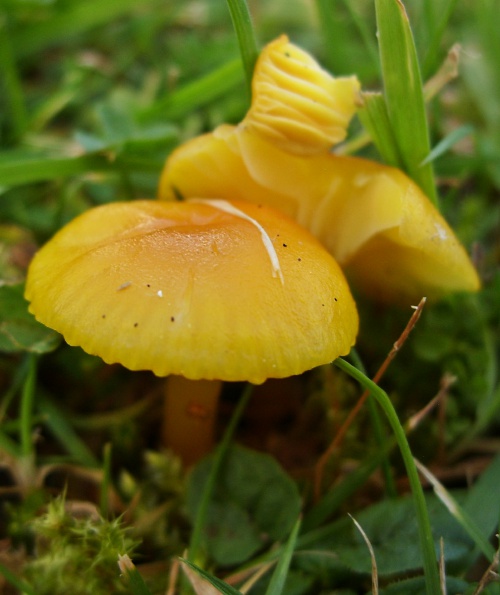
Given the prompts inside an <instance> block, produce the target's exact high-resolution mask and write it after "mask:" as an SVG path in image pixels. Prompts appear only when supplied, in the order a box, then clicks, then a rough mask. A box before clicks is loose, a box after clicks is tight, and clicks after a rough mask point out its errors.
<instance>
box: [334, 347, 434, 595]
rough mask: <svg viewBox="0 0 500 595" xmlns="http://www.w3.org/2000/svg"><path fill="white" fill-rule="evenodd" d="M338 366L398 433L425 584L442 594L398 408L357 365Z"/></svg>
mask: <svg viewBox="0 0 500 595" xmlns="http://www.w3.org/2000/svg"><path fill="white" fill-rule="evenodd" d="M334 363H335V365H336V366H337V367H338V368H340V369H341V370H343V371H344V372H345V373H346V374H349V376H351V377H352V378H354V379H355V380H357V381H358V382H359V383H360V384H361V385H362V386H363V387H364V388H365V389H367V390H369V391H370V392H371V394H372V395H373V396H374V397H375V399H377V401H378V403H379V404H380V406H381V407H382V409H383V411H384V413H385V414H386V416H387V419H388V421H389V424H390V425H391V427H392V430H393V432H394V437H395V438H396V441H397V443H398V446H399V449H400V451H401V456H402V458H403V462H404V464H405V467H406V472H407V474H408V480H409V482H410V487H411V490H412V494H413V499H414V503H415V508H416V516H417V521H418V531H419V537H420V548H421V552H422V558H423V566H424V575H425V584H426V588H427V593H428V594H429V595H435V594H436V593H440V589H441V587H440V584H441V583H440V580H439V572H438V566H437V561H436V552H435V549H434V540H433V537H432V530H431V524H430V520H429V514H428V511H427V506H426V503H425V498H424V492H423V489H422V486H421V484H420V479H419V476H418V472H417V468H416V466H415V461H414V460H413V455H412V453H411V450H410V445H409V444H408V440H407V438H406V434H405V431H404V429H403V426H402V425H401V423H400V421H399V418H398V416H397V413H396V410H395V409H394V406H393V404H392V403H391V400H390V399H389V397H388V396H387V393H386V392H385V391H384V390H382V389H381V388H380V387H379V386H377V385H376V384H375V383H374V382H372V381H371V380H370V379H369V378H368V377H367V376H365V375H364V374H363V373H362V372H360V371H359V370H358V369H357V368H355V367H354V366H353V365H351V364H349V363H348V362H346V361H345V360H343V359H342V358H338V359H336V360H335V362H334Z"/></svg>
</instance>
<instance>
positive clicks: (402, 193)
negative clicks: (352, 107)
mask: <svg viewBox="0 0 500 595" xmlns="http://www.w3.org/2000/svg"><path fill="white" fill-rule="evenodd" d="M179 194H180V195H182V196H183V197H185V198H189V197H191V196H198V195H200V194H203V196H205V197H207V198H209V197H212V196H219V197H221V198H227V197H229V196H232V197H233V198H237V199H238V200H248V201H251V202H258V203H261V204H269V205H271V206H273V207H274V208H277V209H281V210H282V211H284V212H285V213H286V214H287V215H289V216H290V217H292V218H294V219H295V220H296V221H298V222H299V223H300V224H301V225H303V226H305V227H306V228H307V229H309V231H311V232H312V233H313V234H314V235H315V236H316V237H317V238H318V239H319V240H320V241H321V242H322V243H323V245H324V246H325V247H326V248H327V249H328V250H329V251H330V252H331V254H332V255H333V256H334V257H335V259H336V260H337V262H338V263H339V264H340V265H341V266H342V267H344V268H345V270H346V272H348V273H349V275H351V276H352V277H353V278H354V279H355V281H356V284H357V285H358V287H360V288H361V289H362V290H364V291H367V292H369V293H370V294H372V295H374V296H376V297H378V298H379V299H382V300H386V301H399V302H401V301H405V302H406V301H412V300H419V299H420V298H421V297H422V296H427V297H429V298H432V297H439V296H440V295H442V294H444V293H446V292H449V291H477V290H478V289H479V286H480V283H479V279H478V275H477V273H476V271H475V269H474V266H473V265H472V263H471V261H470V259H469V257H468V255H467V253H466V251H465V250H464V248H463V246H462V245H461V244H460V242H459V241H458V240H457V238H456V236H455V234H454V233H453V231H452V230H451V228H450V227H449V226H448V224H447V223H446V221H445V220H444V219H443V217H442V216H441V215H440V213H439V212H438V211H437V209H436V208H435V207H434V206H433V205H432V203H431V202H430V201H429V199H428V198H427V197H426V196H425V195H424V194H423V192H422V191H421V190H420V188H419V187H418V186H417V185H416V184H415V183H414V182H413V181H412V180H410V178H408V176H406V175H405V174H404V173H403V172H401V171H400V170H398V169H395V168H391V167H387V166H384V165H381V164H379V163H376V162H373V161H368V160H366V159H360V158H355V157H339V156H335V155H332V154H330V153H327V152H324V153H318V154H316V155H308V156H300V155H292V154H290V153H288V152H285V151H283V150H281V149H280V147H279V146H276V145H274V144H273V143H271V142H269V141H268V139H267V138H263V137H262V136H260V135H259V134H257V133H255V132H252V131H250V130H244V129H241V128H238V127H233V126H228V125H224V126H221V127H219V128H217V129H216V130H215V131H214V132H213V133H211V134H206V135H203V136H201V137H198V138H195V139H193V140H191V141H188V142H187V143H185V144H184V145H181V146H180V147H179V148H178V149H177V150H176V151H174V152H173V153H172V155H171V156H170V157H169V159H168V160H167V163H166V165H165V168H164V171H163V173H162V176H161V180H160V188H159V196H160V198H162V199H166V200H172V198H173V197H174V196H175V195H179Z"/></svg>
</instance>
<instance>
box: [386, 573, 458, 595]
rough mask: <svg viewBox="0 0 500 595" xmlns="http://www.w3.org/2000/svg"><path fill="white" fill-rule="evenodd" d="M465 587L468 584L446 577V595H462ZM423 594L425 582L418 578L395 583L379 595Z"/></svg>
mask: <svg viewBox="0 0 500 595" xmlns="http://www.w3.org/2000/svg"><path fill="white" fill-rule="evenodd" d="M467 587H468V583H466V582H465V581H463V580H461V579H458V578H453V577H446V595H463V593H464V592H465V589H467ZM423 593H425V582H424V579H423V578H422V577H420V576H419V577H416V578H410V579H408V580H402V581H396V582H394V583H392V584H391V585H389V586H388V587H386V588H385V589H382V590H381V591H380V595H422V594H423ZM440 595H441V594H440Z"/></svg>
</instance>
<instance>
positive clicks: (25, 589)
mask: <svg viewBox="0 0 500 595" xmlns="http://www.w3.org/2000/svg"><path fill="white" fill-rule="evenodd" d="M0 574H2V575H3V576H4V578H5V580H6V581H8V582H9V583H10V584H11V585H12V586H13V587H15V588H16V589H17V590H18V591H19V593H22V594H23V595H36V593H35V591H34V590H33V589H32V588H31V586H30V585H28V584H27V583H25V582H24V581H22V580H21V579H20V578H18V577H17V576H16V575H15V574H14V573H13V572H12V571H11V570H9V569H8V568H7V566H4V565H3V564H2V563H1V562H0Z"/></svg>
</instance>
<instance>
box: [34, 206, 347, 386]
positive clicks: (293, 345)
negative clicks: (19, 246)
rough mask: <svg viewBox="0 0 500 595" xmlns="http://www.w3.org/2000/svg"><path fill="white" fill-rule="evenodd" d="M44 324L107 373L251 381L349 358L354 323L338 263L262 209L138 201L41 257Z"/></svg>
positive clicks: (80, 227)
mask: <svg viewBox="0 0 500 595" xmlns="http://www.w3.org/2000/svg"><path fill="white" fill-rule="evenodd" d="M26 298H27V299H28V300H29V301H30V302H31V304H30V310H31V312H32V313H33V314H34V315H35V316H36V318H37V319H38V320H39V321H40V322H42V323H43V324H45V325H46V326H49V327H51V328H53V329H55V330H57V331H59V332H60V333H62V335H63V336H64V338H65V339H66V341H67V342H68V343H69V344H70V345H79V346H81V347H82V348H83V349H84V350H85V351H87V352H88V353H91V354H94V355H98V356H100V357H101V358H102V359H103V360H104V361H106V362H107V363H121V364H122V365H124V366H125V367H127V368H129V369H132V370H140V369H147V370H152V371H153V372H154V373H155V374H157V375H158V376H166V375H169V374H178V375H182V376H185V377H186V378H189V379H194V380H195V379H201V378H205V379H220V380H229V381H237V380H239V381H241V380H248V381H250V382H253V383H261V382H263V381H264V380H265V379H266V378H281V377H286V376H290V375H294V374H299V373H302V372H304V371H305V370H308V369H311V368H313V367H315V366H318V365H320V364H325V363H327V362H330V361H332V360H334V359H335V358H336V357H338V356H339V355H345V354H347V353H348V352H349V350H350V348H351V346H352V345H353V344H354V341H355V338H356V334H357V329H358V316H357V312H356V307H355V304H354V302H353V299H352V296H351V294H350V291H349V288H348V285H347V283H346V281H345V278H344V276H343V274H342V272H341V271H340V269H339V267H338V265H337V264H336V262H335V261H334V259H333V258H332V257H331V256H330V255H329V254H328V253H327V252H326V251H325V250H324V248H322V246H321V245H320V244H319V242H317V240H315V239H314V238H313V237H312V236H311V235H310V234H309V233H308V232H307V231H306V230H304V229H302V228H301V227H300V226H299V225H297V224H296V223H295V222H293V221H291V220H289V219H288V218H287V217H286V216H284V215H282V214H281V213H279V212H277V211H274V210H272V209H270V208H268V207H265V206H259V205H254V204H245V203H236V202H232V203H227V202H226V201H215V202H206V201H189V202H175V203H174V202H172V203H168V202H160V201H133V202H126V203H112V204H109V205H105V206H101V207H97V208H94V209H91V210H90V211H88V212H86V213H84V214H83V215H81V216H79V217H77V218H76V219H75V220H74V221H72V222H71V223H69V224H68V225H67V226H65V227H64V228H63V229H61V230H60V231H59V232H58V233H57V234H56V235H55V236H54V237H53V238H52V239H51V240H50V241H49V242H48V243H47V244H46V245H45V246H44V247H43V248H42V249H41V250H40V251H39V252H38V253H37V254H36V256H35V258H34V259H33V261H32V263H31V265H30V268H29V271H28V279H27V285H26Z"/></svg>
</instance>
